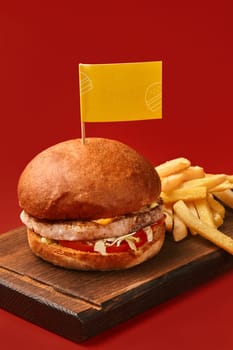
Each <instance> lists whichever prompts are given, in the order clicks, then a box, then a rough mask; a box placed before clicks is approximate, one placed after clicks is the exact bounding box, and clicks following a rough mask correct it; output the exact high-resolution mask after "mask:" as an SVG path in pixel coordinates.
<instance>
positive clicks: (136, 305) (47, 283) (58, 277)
mask: <svg viewBox="0 0 233 350" xmlns="http://www.w3.org/2000/svg"><path fill="white" fill-rule="evenodd" d="M221 230H222V231H223V232H225V233H227V234H229V235H230V236H232V237H233V213H232V212H230V211H227V217H226V220H225V222H224V225H223V226H222V227H221ZM232 267H233V257H232V256H231V255H229V254H228V253H226V252H224V251H222V250H221V249H218V248H217V247H215V246H213V245H212V244H211V243H209V242H207V241H205V240H204V239H202V238H201V237H197V236H195V237H192V236H191V235H190V237H189V238H187V239H185V240H183V241H181V242H179V243H175V242H173V240H172V237H171V236H170V235H169V234H167V237H166V241H165V245H164V247H163V249H162V250H161V252H160V253H159V254H158V255H157V256H156V257H154V258H153V259H151V260H149V261H147V262H145V263H143V264H141V265H139V266H136V267H134V268H131V269H129V270H122V271H112V272H84V271H68V270H65V269H63V268H59V267H56V266H53V265H51V264H49V263H46V262H44V261H42V260H41V259H39V258H37V257H36V256H34V255H33V254H32V252H31V251H30V249H29V247H28V244H27V238H26V229H25V227H19V228H17V229H14V230H12V231H9V232H7V233H5V234H2V235H0V307H2V308H4V309H6V310H8V311H10V312H12V313H14V314H16V315H18V316H20V317H22V318H24V319H26V320H28V321H30V322H32V323H35V324H37V325H39V326H41V327H44V328H46V329H48V330H50V331H52V332H54V333H57V334H59V335H61V336H63V337H66V338H68V339H71V340H73V341H75V342H81V341H83V340H85V339H87V338H89V337H92V336H94V335H96V334H98V333H100V332H102V331H104V330H106V329H108V328H111V327H113V326H114V325H116V324H118V323H120V322H123V321H126V320H127V319H129V318H131V317H133V316H135V315H137V314H139V313H142V312H143V311H145V310H147V309H149V308H151V307H154V306H156V305H158V304H160V303H162V302H164V301H166V300H168V299H170V298H172V297H175V296H176V295H178V294H179V293H182V292H184V291H186V290H188V289H190V288H192V287H194V286H196V285H198V284H200V283H203V282H205V281H207V280H208V279H210V278H213V277H214V276H216V275H218V274H220V273H223V272H224V271H226V270H228V269H230V268H232Z"/></svg>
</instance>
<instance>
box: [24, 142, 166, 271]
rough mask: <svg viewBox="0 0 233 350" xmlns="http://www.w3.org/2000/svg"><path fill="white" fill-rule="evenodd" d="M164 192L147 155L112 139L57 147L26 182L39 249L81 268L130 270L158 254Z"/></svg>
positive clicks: (36, 162)
mask: <svg viewBox="0 0 233 350" xmlns="http://www.w3.org/2000/svg"><path fill="white" fill-rule="evenodd" d="M160 191H161V183H160V178H159V176H158V174H157V172H156V171H155V169H154V167H153V166H152V165H151V164H150V163H149V162H148V161H147V160H146V159H145V158H144V157H142V156H141V155H139V154H138V153H137V152H136V151H135V150H133V149H132V148H130V147H128V146H126V145H125V144H123V143H121V142H118V141H115V140H110V139H104V138H86V142H85V144H83V143H82V140H81V139H74V140H68V141H65V142H61V143H58V144H56V145H54V146H52V147H49V148H48V149H46V150H44V151H42V152H41V153H39V154H38V155H37V156H35V157H34V158H33V159H32V160H31V162H29V163H28V165H27V166H26V168H25V169H24V171H23V172H22V174H21V176H20V178H19V182H18V199H19V205H20V207H21V208H22V212H21V215H20V216H21V220H22V222H23V223H24V224H25V225H26V227H27V237H28V243H29V246H30V248H31V250H32V252H33V253H34V254H36V255H37V256H39V257H40V258H42V259H44V260H46V261H48V262H50V263H53V264H55V265H58V266H61V267H64V268H69V269H79V270H116V269H126V268H129V267H132V266H135V265H137V264H140V263H142V262H144V261H145V260H147V259H149V258H151V257H153V256H155V255H156V254H157V253H158V252H159V251H160V249H161V247H162V245H163V242H164V235H165V225H164V215H163V212H162V203H161V199H160Z"/></svg>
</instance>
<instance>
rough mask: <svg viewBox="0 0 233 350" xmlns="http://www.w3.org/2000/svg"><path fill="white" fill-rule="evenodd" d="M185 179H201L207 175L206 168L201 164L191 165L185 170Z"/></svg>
mask: <svg viewBox="0 0 233 350" xmlns="http://www.w3.org/2000/svg"><path fill="white" fill-rule="evenodd" d="M183 176H184V181H189V180H193V179H199V178H202V177H204V176H205V172H204V169H203V168H201V167H200V166H190V167H189V168H187V169H185V170H183Z"/></svg>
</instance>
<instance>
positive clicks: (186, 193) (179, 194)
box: [161, 186, 207, 203]
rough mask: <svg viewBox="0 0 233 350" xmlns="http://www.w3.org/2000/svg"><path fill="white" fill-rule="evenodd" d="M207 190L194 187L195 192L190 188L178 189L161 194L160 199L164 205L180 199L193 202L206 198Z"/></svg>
mask: <svg viewBox="0 0 233 350" xmlns="http://www.w3.org/2000/svg"><path fill="white" fill-rule="evenodd" d="M206 195H207V190H206V187H204V186H200V187H196V188H195V191H194V190H193V188H192V187H190V188H178V189H176V190H174V191H172V192H169V193H165V192H161V198H162V199H163V201H164V203H174V202H177V201H178V200H180V199H182V200H184V201H194V200H196V199H201V198H206Z"/></svg>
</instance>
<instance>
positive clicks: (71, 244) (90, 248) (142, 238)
mask: <svg viewBox="0 0 233 350" xmlns="http://www.w3.org/2000/svg"><path fill="white" fill-rule="evenodd" d="M164 219H165V217H163V218H162V219H161V220H159V221H157V222H156V223H155V224H153V225H151V228H152V230H153V227H155V226H157V225H161V224H162V223H163V222H164ZM133 236H134V237H137V238H139V239H138V240H135V241H134V244H135V246H136V247H137V248H138V247H141V246H142V245H143V244H145V243H146V242H147V235H146V233H145V232H144V231H143V229H141V230H139V231H137V232H136V233H135V234H134V235H133ZM59 243H60V244H61V245H62V246H63V247H67V248H72V249H75V250H80V251H83V252H90V253H93V252H95V251H94V244H95V242H93V243H92V242H86V241H65V240H62V241H59ZM129 250H131V248H130V246H129V244H128V243H127V242H126V241H122V242H121V243H120V244H119V245H117V243H115V244H113V245H111V246H106V252H107V253H122V252H127V251H129Z"/></svg>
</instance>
